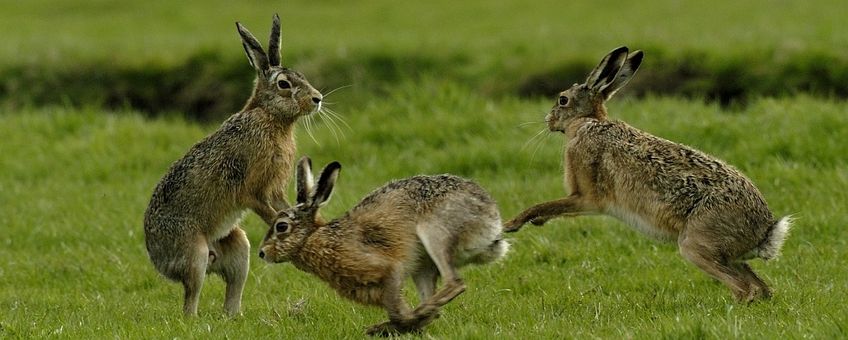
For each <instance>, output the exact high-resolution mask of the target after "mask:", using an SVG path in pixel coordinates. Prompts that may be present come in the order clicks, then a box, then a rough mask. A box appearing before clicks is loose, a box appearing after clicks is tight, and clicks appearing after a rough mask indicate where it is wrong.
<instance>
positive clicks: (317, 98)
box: [312, 97, 321, 104]
mask: <svg viewBox="0 0 848 340" xmlns="http://www.w3.org/2000/svg"><path fill="white" fill-rule="evenodd" d="M312 102H313V103H315V104H320V103H321V97H312Z"/></svg>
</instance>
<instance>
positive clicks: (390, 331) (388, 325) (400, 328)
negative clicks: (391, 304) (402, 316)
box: [365, 319, 423, 336]
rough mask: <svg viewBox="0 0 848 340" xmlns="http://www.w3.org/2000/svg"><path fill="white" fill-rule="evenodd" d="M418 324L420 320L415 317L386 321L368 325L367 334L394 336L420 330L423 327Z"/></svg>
mask: <svg viewBox="0 0 848 340" xmlns="http://www.w3.org/2000/svg"><path fill="white" fill-rule="evenodd" d="M418 324H419V322H417V321H416V320H414V319H413V320H405V321H386V322H383V323H379V324H376V325H373V326H371V327H368V330H366V331H365V334H367V335H369V336H394V335H400V334H404V333H410V332H418V331H420V330H421V327H417V325H418ZM422 327H423V326H422Z"/></svg>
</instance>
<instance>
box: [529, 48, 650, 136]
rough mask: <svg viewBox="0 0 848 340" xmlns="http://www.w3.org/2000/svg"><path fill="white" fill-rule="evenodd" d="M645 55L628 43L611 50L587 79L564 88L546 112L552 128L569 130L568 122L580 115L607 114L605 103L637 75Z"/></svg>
mask: <svg viewBox="0 0 848 340" xmlns="http://www.w3.org/2000/svg"><path fill="white" fill-rule="evenodd" d="M643 55H644V54H643V53H642V51H634V52H632V53H628V49H627V47H624V46H622V47H619V48H616V49H615V50H613V51H612V52H610V53H609V54H607V55H606V57H604V59H602V60H601V63H600V64H598V66H597V67H595V69H594V70H592V72H591V73H589V77H588V78H586V82H585V83H583V84H574V85H572V86H571V88H569V89H568V90H565V91H562V92H560V94H559V98H557V103H556V104H555V105H554V107H553V109H551V112H550V113H548V115H547V116H545V121H546V122H547V123H548V128H550V130H551V131H560V132H565V129H566V127H567V126H568V123H570V122H571V121H572V120H574V119H576V118H582V117H594V118H598V119H603V118H606V108H605V107H604V103H605V102H606V101H607V100H609V99H610V98H612V96H613V95H614V94H615V92H616V91H618V90H619V89H621V88H622V87H623V86H624V85H625V84H627V82H628V81H630V78H633V74H635V73H636V70H637V69H639V64H641V63H642V56H643Z"/></svg>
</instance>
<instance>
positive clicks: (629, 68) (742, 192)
mask: <svg viewBox="0 0 848 340" xmlns="http://www.w3.org/2000/svg"><path fill="white" fill-rule="evenodd" d="M641 58H642V52H641V51H637V52H633V53H630V54H628V51H627V49H626V48H619V49H616V50H615V51H613V52H611V53H610V54H609V55H607V57H605V58H604V60H603V61H602V62H601V64H600V65H599V66H598V68H596V69H595V70H594V71H593V72H592V74H590V76H589V79H587V82H586V83H585V84H575V85H574V86H572V87H571V88H570V89H568V90H566V91H563V92H562V93H561V94H560V98H559V101H558V103H557V105H555V106H554V108H553V109H552V111H551V112H550V113H549V114H548V115H547V117H546V121H547V123H548V126H549V128H550V130H552V131H560V132H563V133H564V134H565V138H566V150H565V154H564V161H565V164H566V176H565V179H566V182H567V185H568V187H569V188H570V189H571V194H570V195H569V196H568V197H566V198H563V199H560V200H556V201H551V202H545V203H541V204H537V205H535V206H533V207H530V208H528V209H527V210H525V211H523V212H521V213H520V214H519V215H518V216H517V217H515V218H514V219H512V220H510V221H509V222H508V223H507V229H508V230H509V231H516V230H518V229H519V228H520V227H521V226H522V225H523V224H525V223H527V222H532V223H533V224H539V225H541V224H543V223H545V222H546V221H547V220H549V219H551V218H554V217H559V216H576V215H582V214H597V213H601V214H607V215H611V216H614V217H617V218H619V219H621V220H623V221H625V222H627V223H628V224H630V225H632V226H634V227H636V228H638V229H640V230H642V231H643V232H646V233H648V234H651V235H654V236H656V237H658V238H663V239H676V240H677V243H678V245H679V247H680V253H681V254H682V255H683V256H684V257H685V258H686V259H688V260H689V261H691V262H692V263H694V264H695V265H697V266H698V267H699V268H701V269H702V270H704V271H705V272H707V273H708V274H710V275H711V276H713V277H715V278H717V279H719V280H720V281H722V282H723V283H725V284H726V285H727V286H728V287H729V288H730V289H731V290H732V291H733V293H734V296H735V297H736V298H737V299H739V300H743V301H751V300H753V299H756V298H758V297H768V296H770V291H769V289H768V286H767V285H766V284H765V283H764V282H763V281H762V280H761V279H760V278H759V277H757V276H756V274H754V272H753V271H751V269H750V267H749V266H748V265H747V264H745V263H744V262H743V261H744V260H747V259H749V258H751V257H761V258H764V259H770V258H773V257H775V256H777V254H778V253H779V251H780V248H781V245H782V243H783V240H784V237H785V236H786V233H787V231H788V229H789V226H790V220H789V218H783V219H781V220H780V221H778V220H776V219H775V218H774V216H773V215H772V213H771V211H770V210H769V208H768V205H767V204H766V202H765V199H763V196H762V194H761V193H760V192H759V190H757V188H756V187H755V186H754V184H753V183H751V181H750V180H749V179H748V178H746V177H745V176H744V175H743V174H742V173H741V172H739V171H738V170H736V169H735V168H733V167H732V166H730V165H728V164H726V163H724V162H722V161H720V160H718V159H716V158H714V157H711V156H708V155H706V154H704V153H702V152H700V151H698V150H695V149H692V148H690V147H687V146H685V145H681V144H677V143H674V142H671V141H668V140H665V139H662V138H659V137H656V136H653V135H650V134H648V133H646V132H643V131H640V130H638V129H636V128H634V127H631V126H629V125H627V124H626V123H624V122H620V121H610V120H608V119H607V111H606V108H605V106H604V102H605V101H606V100H607V99H609V98H610V97H611V96H612V95H613V94H614V93H615V91H617V90H618V89H619V88H621V87H622V86H624V85H625V84H626V83H627V81H628V80H629V79H630V77H632V76H633V74H634V73H635V72H636V69H638V67H639V64H640V62H641ZM622 77H623V78H622Z"/></svg>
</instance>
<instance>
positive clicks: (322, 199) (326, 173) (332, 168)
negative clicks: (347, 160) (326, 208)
mask: <svg viewBox="0 0 848 340" xmlns="http://www.w3.org/2000/svg"><path fill="white" fill-rule="evenodd" d="M341 170H342V165H341V164H339V162H332V163H330V164H327V166H326V167H324V170H323V171H321V177H320V178H319V179H318V187H317V188H316V189H315V196H314V197H313V198H312V205H313V206H316V207H317V206H320V205H323V204H324V203H326V202H327V201H328V200H329V199H330V195H332V194H333V187H335V186H336V179H337V178H339V172H340V171H341Z"/></svg>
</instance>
